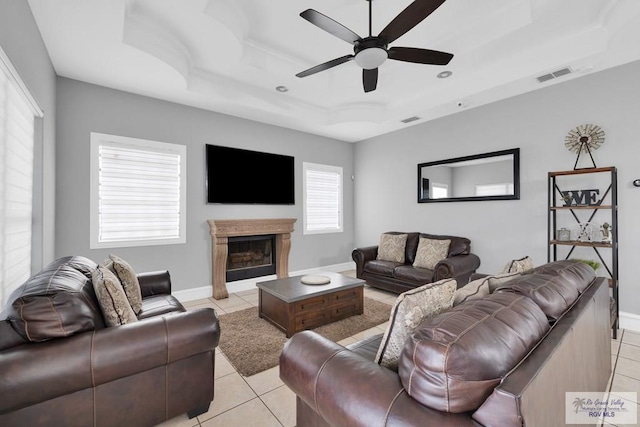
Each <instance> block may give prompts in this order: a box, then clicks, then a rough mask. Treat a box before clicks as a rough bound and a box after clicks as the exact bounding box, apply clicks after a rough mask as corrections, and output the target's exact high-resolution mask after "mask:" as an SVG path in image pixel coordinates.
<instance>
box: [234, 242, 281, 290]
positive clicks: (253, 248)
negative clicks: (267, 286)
mask: <svg viewBox="0 0 640 427" xmlns="http://www.w3.org/2000/svg"><path fill="white" fill-rule="evenodd" d="M228 251H229V254H228V255H227V277H226V279H227V282H233V281H236V280H243V279H251V278H254V277H261V276H268V275H270V274H276V257H275V236H274V235H267V236H238V237H229V242H228Z"/></svg>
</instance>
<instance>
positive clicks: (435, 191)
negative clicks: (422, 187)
mask: <svg viewBox="0 0 640 427" xmlns="http://www.w3.org/2000/svg"><path fill="white" fill-rule="evenodd" d="M431 193H432V194H431V198H432V199H445V198H447V197H449V186H448V185H447V184H438V183H433V185H432V186H431Z"/></svg>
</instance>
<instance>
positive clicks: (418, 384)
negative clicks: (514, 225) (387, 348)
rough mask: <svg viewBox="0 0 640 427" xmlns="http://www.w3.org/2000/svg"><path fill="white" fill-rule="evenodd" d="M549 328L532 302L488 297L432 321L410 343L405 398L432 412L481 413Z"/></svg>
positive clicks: (403, 370)
mask: <svg viewBox="0 0 640 427" xmlns="http://www.w3.org/2000/svg"><path fill="white" fill-rule="evenodd" d="M548 329H549V323H548V322H547V319H546V317H545V315H544V313H543V312H542V310H541V309H540V307H538V306H537V305H536V304H535V303H534V302H533V301H532V300H531V299H530V298H528V297H525V296H523V295H517V294H512V293H498V294H492V295H488V296H486V297H484V298H479V299H476V300H473V301H467V302H466V303H465V304H461V305H458V306H457V307H453V308H452V309H450V310H448V311H446V312H444V313H442V314H440V315H438V316H436V317H434V318H431V319H428V320H425V321H424V322H423V323H422V324H421V325H420V327H419V328H418V329H417V330H416V331H415V332H414V333H413V334H412V335H410V337H409V338H408V339H407V341H406V344H405V346H404V349H403V351H402V354H401V356H400V361H399V366H398V373H399V374H400V379H401V381H402V384H403V386H404V388H405V390H406V391H407V393H408V394H409V395H410V396H411V397H412V398H414V399H415V400H417V401H418V402H420V403H422V404H423V405H425V406H428V407H430V408H433V409H436V410H439V411H445V412H454V413H459V412H466V411H473V410H475V409H476V408H478V407H479V406H480V405H481V404H482V402H484V400H485V399H486V398H487V397H488V396H489V395H490V394H491V392H492V391H493V389H494V388H495V387H496V386H497V385H498V384H499V383H500V381H501V379H502V378H503V376H504V375H506V374H507V373H508V372H509V371H510V370H511V369H513V367H515V366H516V365H517V364H518V362H520V360H522V358H523V357H524V356H525V355H526V354H527V353H528V352H529V351H531V349H532V348H533V347H534V346H535V345H536V343H538V341H539V340H540V339H541V338H542V337H543V336H544V334H545V333H546V331H547V330H548Z"/></svg>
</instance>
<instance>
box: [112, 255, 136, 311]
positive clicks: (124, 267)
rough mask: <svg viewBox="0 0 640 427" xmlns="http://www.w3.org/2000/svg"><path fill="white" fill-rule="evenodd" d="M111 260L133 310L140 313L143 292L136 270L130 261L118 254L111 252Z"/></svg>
mask: <svg viewBox="0 0 640 427" xmlns="http://www.w3.org/2000/svg"><path fill="white" fill-rule="evenodd" d="M109 260H110V261H111V262H112V263H113V269H114V270H115V272H116V276H118V279H119V280H120V284H122V288H123V289H124V293H125V294H127V299H128V300H129V304H130V305H131V308H132V309H133V312H134V313H135V314H138V313H140V309H141V308H142V293H141V292H140V283H139V282H138V276H137V275H136V272H135V270H134V269H133V267H131V265H129V263H128V262H126V261H125V260H123V259H122V258H120V257H119V256H117V255H114V254H109Z"/></svg>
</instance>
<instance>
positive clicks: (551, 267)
mask: <svg viewBox="0 0 640 427" xmlns="http://www.w3.org/2000/svg"><path fill="white" fill-rule="evenodd" d="M533 272H534V273H546V274H557V275H560V276H562V277H564V278H565V279H567V280H568V281H570V282H571V283H573V285H574V286H575V287H576V289H577V290H578V292H579V293H582V292H584V290H585V289H587V287H589V284H590V283H591V282H593V279H595V278H596V273H595V271H594V270H593V268H591V267H589V266H588V265H587V264H585V263H584V262H580V261H577V260H570V259H569V260H563V261H554V262H550V263H548V264H544V265H541V266H539V267H536V268H534V269H533Z"/></svg>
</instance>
